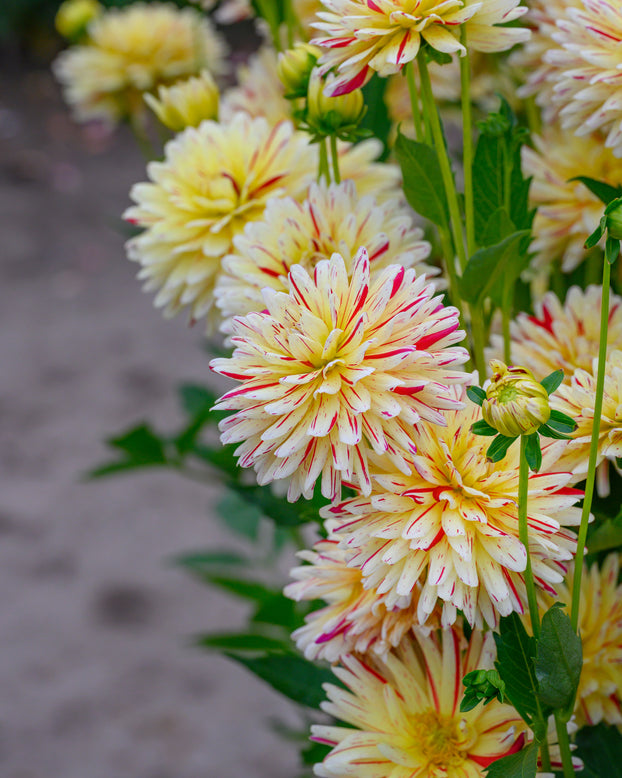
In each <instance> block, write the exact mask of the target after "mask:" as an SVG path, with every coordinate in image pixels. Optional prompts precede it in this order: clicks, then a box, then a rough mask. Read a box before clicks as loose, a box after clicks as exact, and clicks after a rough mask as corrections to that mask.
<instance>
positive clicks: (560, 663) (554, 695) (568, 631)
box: [536, 603, 583, 709]
mask: <svg viewBox="0 0 622 778" xmlns="http://www.w3.org/2000/svg"><path fill="white" fill-rule="evenodd" d="M582 665H583V649H582V647H581V638H580V637H579V636H578V635H577V633H576V632H575V631H574V630H573V628H572V623H571V621H570V618H569V617H568V615H567V614H566V613H565V612H564V610H563V609H562V608H561V607H560V606H559V605H558V604H557V603H556V604H555V605H553V606H552V607H551V608H549V610H548V611H547V612H546V613H545V614H544V616H543V617H542V628H541V631H540V637H539V639H538V646H537V651H536V679H537V681H538V686H539V692H538V696H539V699H540V701H541V702H542V704H543V705H544V706H548V707H551V708H554V709H566V708H568V707H569V706H570V705H572V703H573V701H574V698H575V695H576V692H577V686H578V685H579V678H580V676H581V667H582Z"/></svg>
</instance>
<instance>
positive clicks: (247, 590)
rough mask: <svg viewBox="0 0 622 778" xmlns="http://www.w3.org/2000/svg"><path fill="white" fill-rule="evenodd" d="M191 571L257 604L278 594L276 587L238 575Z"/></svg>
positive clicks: (220, 587) (210, 582) (207, 581)
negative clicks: (271, 587)
mask: <svg viewBox="0 0 622 778" xmlns="http://www.w3.org/2000/svg"><path fill="white" fill-rule="evenodd" d="M192 572H193V574H195V575H196V576H197V578H200V579H202V580H203V581H205V582H206V583H209V584H211V585H212V586H216V587H218V588H219V589H224V590H225V591H227V592H229V593H230V594H235V595H236V597H241V598H242V599H244V600H251V601H252V602H255V603H258V604H259V605H261V604H262V603H264V602H268V601H269V600H271V599H272V598H273V597H274V596H275V595H277V594H279V592H278V591H277V590H276V589H270V588H269V587H267V586H265V585H264V584H263V583H260V582H259V581H248V580H245V579H243V578H239V577H238V578H236V577H233V576H228V575H220V574H216V573H210V572H198V571H194V570H193V571H192Z"/></svg>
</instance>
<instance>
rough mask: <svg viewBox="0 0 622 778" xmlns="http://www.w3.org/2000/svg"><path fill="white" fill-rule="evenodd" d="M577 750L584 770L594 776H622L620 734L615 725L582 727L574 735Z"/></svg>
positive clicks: (599, 777)
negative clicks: (583, 764)
mask: <svg viewBox="0 0 622 778" xmlns="http://www.w3.org/2000/svg"><path fill="white" fill-rule="evenodd" d="M576 743H577V747H578V748H577V752H576V755H577V756H579V757H580V758H581V759H582V760H583V762H584V763H585V772H581V773H580V775H590V776H594V778H622V734H620V732H619V731H618V729H617V727H609V726H607V725H606V724H598V725H597V726H596V727H584V728H583V729H581V730H580V731H579V732H577V736H576Z"/></svg>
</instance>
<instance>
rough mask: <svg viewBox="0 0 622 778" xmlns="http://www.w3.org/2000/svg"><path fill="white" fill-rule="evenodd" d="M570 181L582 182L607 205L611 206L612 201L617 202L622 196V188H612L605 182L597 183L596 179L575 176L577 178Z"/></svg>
mask: <svg viewBox="0 0 622 778" xmlns="http://www.w3.org/2000/svg"><path fill="white" fill-rule="evenodd" d="M570 180H571V181H580V182H581V183H582V184H584V185H585V186H586V187H587V188H588V189H589V190H590V192H591V193H592V194H594V195H596V197H598V199H599V200H600V201H601V202H602V203H604V204H605V205H609V203H610V202H611V201H612V200H615V199H616V198H617V197H620V195H622V187H619V186H611V184H607V183H606V182H605V181H597V180H596V179H595V178H588V177H587V176H575V178H571V179H570Z"/></svg>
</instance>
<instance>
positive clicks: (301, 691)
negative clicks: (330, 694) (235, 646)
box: [226, 652, 337, 708]
mask: <svg viewBox="0 0 622 778" xmlns="http://www.w3.org/2000/svg"><path fill="white" fill-rule="evenodd" d="M226 656H228V657H229V658H230V659H233V660H234V661H236V662H239V663H240V664H242V665H244V667H246V668H247V669H248V670H250V671H251V672H252V673H254V674H255V675H256V676H258V677H259V678H261V679H262V680H263V681H265V682H266V683H269V684H270V686H272V687H273V688H274V689H276V691H277V692H280V693H281V694H283V695H285V696H286V697H289V698H290V699H291V700H294V702H297V703H299V704H300V705H306V706H307V707H309V708H319V707H320V703H322V702H323V701H324V700H325V698H326V695H325V694H324V691H323V689H322V684H324V683H337V681H336V678H335V676H334V675H333V674H332V673H331V671H330V670H328V669H326V668H324V667H318V666H317V665H315V664H313V663H312V662H309V661H307V660H306V659H303V658H302V657H299V656H294V655H292V656H290V655H287V654H284V655H279V656H274V655H272V656H265V657H258V658H250V657H244V656H240V655H239V654H235V653H230V652H227V653H226Z"/></svg>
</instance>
